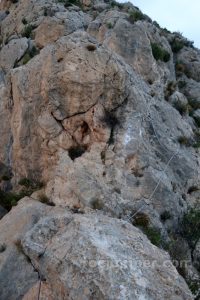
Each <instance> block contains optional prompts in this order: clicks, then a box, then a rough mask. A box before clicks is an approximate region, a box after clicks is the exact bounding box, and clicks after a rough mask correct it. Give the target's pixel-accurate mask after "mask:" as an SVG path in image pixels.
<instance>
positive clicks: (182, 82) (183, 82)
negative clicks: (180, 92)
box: [178, 80, 187, 89]
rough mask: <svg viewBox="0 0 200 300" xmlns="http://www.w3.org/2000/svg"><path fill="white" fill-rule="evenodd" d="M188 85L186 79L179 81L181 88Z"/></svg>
mask: <svg viewBox="0 0 200 300" xmlns="http://www.w3.org/2000/svg"><path fill="white" fill-rule="evenodd" d="M186 86H187V82H186V81H185V80H180V81H179V82H178V87H179V89H183V88H185V87H186Z"/></svg>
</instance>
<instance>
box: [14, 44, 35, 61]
mask: <svg viewBox="0 0 200 300" xmlns="http://www.w3.org/2000/svg"><path fill="white" fill-rule="evenodd" d="M38 53H39V50H38V49H37V48H36V47H35V46H33V47H32V48H31V49H28V50H27V52H26V53H25V54H24V56H23V57H22V59H21V61H20V62H21V63H22V64H23V65H26V64H27V63H28V62H29V61H30V60H31V59H32V58H33V57H34V56H35V55H37V54H38ZM17 66H18V64H17Z"/></svg>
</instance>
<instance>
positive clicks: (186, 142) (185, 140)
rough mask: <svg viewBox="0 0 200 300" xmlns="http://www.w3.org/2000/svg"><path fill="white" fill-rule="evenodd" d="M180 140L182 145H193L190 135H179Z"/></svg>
mask: <svg viewBox="0 0 200 300" xmlns="http://www.w3.org/2000/svg"><path fill="white" fill-rule="evenodd" d="M178 142H179V143H180V144H181V145H185V146H187V147H189V146H191V141H190V139H189V138H188V137H186V136H184V135H182V136H179V137H178Z"/></svg>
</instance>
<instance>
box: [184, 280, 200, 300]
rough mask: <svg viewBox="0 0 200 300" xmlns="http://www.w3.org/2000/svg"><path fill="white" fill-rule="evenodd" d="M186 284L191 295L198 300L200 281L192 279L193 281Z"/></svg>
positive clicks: (199, 296) (199, 297)
mask: <svg viewBox="0 0 200 300" xmlns="http://www.w3.org/2000/svg"><path fill="white" fill-rule="evenodd" d="M186 281H187V284H188V286H189V289H190V290H191V292H192V294H193V295H195V296H196V297H195V300H199V299H200V280H197V279H194V280H189V281H188V280H186Z"/></svg>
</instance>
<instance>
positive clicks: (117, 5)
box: [110, 0, 124, 9]
mask: <svg viewBox="0 0 200 300" xmlns="http://www.w3.org/2000/svg"><path fill="white" fill-rule="evenodd" d="M110 6H111V7H113V8H114V7H118V8H119V9H122V8H123V7H124V5H123V3H119V2H117V1H114V0H113V1H111V3H110Z"/></svg>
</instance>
